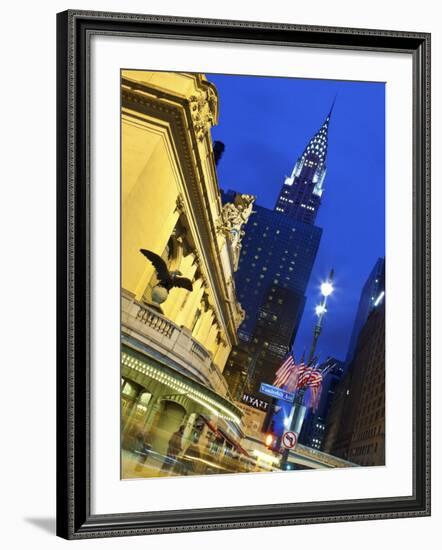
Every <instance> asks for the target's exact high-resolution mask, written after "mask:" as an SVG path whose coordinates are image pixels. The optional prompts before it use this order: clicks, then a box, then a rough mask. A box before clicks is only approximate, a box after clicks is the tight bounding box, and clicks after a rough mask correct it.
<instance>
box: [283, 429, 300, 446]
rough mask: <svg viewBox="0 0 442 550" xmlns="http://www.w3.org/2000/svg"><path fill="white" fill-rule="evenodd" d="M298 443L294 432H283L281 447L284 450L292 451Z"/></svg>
mask: <svg viewBox="0 0 442 550" xmlns="http://www.w3.org/2000/svg"><path fill="white" fill-rule="evenodd" d="M296 443H298V436H297V435H296V434H295V432H284V435H283V436H282V445H283V447H284V448H285V449H293V448H294V447H295V446H296Z"/></svg>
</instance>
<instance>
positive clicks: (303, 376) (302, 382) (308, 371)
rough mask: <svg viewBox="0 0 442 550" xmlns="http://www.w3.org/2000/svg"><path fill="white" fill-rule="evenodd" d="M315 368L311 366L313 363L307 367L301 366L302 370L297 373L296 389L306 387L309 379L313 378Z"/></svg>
mask: <svg viewBox="0 0 442 550" xmlns="http://www.w3.org/2000/svg"><path fill="white" fill-rule="evenodd" d="M315 368H316V366H314V365H313V363H309V364H308V365H306V364H303V365H302V369H300V371H299V373H298V385H297V387H298V389H300V388H305V387H306V386H308V384H309V382H310V379H311V377H312V376H313V373H314V371H315Z"/></svg>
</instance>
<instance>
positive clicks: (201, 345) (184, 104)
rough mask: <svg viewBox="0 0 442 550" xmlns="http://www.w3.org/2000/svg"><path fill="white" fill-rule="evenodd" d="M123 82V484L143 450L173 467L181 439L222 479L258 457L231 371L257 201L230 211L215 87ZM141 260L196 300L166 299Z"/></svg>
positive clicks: (135, 77) (191, 80)
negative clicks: (171, 452) (129, 459)
mask: <svg viewBox="0 0 442 550" xmlns="http://www.w3.org/2000/svg"><path fill="white" fill-rule="evenodd" d="M121 76H122V79H121V102H122V114H121V117H122V118H121V136H122V197H121V199H122V219H121V222H122V226H121V227H122V264H121V267H122V297H121V308H122V326H121V338H122V346H121V375H122V386H121V397H122V447H123V472H122V473H123V477H124V476H125V475H128V476H130V475H131V474H130V471H129V470H130V468H126V469H125V460H124V457H125V456H126V455H125V454H124V453H125V450H126V451H128V450H130V449H134V448H136V445H137V438H138V440H139V439H140V438H141V437H143V438H144V439H145V441H146V442H148V445H149V448H150V449H152V450H153V451H154V452H155V453H157V454H158V456H164V455H166V453H167V449H168V442H169V440H170V437H171V436H172V434H173V433H174V432H176V430H177V429H179V428H180V427H181V429H182V430H183V437H182V441H183V447H184V449H183V450H184V451H185V448H186V447H192V448H194V447H195V446H197V448H198V455H199V456H201V457H202V458H201V459H200V466H201V468H202V469H203V470H204V471H205V472H208V473H210V472H212V471H213V473H218V472H219V471H222V470H223V469H225V468H226V466H225V465H224V466H221V465H220V463H223V462H224V464H227V468H228V463H229V460H233V459H235V460H236V461H237V463H238V461H239V459H243V458H246V457H247V456H248V455H247V453H246V452H245V451H244V450H243V449H242V447H241V444H240V441H241V438H242V437H243V435H244V434H243V432H242V429H241V417H242V415H243V412H242V410H241V408H239V407H238V405H237V404H235V403H234V402H233V400H232V398H231V397H230V395H229V392H228V387H227V383H226V380H225V379H224V377H223V370H224V366H225V364H226V361H227V358H228V356H229V353H230V351H231V349H232V347H233V346H234V345H235V344H236V343H237V329H238V327H239V325H240V323H241V322H242V320H243V318H244V311H243V310H242V308H241V306H240V304H239V303H238V301H237V297H236V292H235V283H234V278H233V276H234V271H235V269H236V268H237V265H238V259H239V251H240V246H241V245H240V240H241V231H242V229H241V227H242V225H243V224H245V223H247V220H248V217H249V216H250V214H251V212H252V206H253V200H254V197H251V196H247V195H238V196H237V198H236V199H235V203H233V204H229V205H224V207H223V206H222V203H221V198H220V192H219V187H218V182H217V176H216V168H215V158H214V152H213V146H212V139H211V135H210V128H211V126H212V125H213V124H216V123H217V118H218V96H217V91H216V88H215V87H214V86H213V85H212V84H210V83H209V82H208V81H207V80H206V79H205V77H204V76H202V75H199V74H184V73H161V72H145V71H123V72H122V75H121ZM140 250H149V251H151V252H152V253H154V254H155V255H157V256H159V257H160V258H161V259H162V260H163V261H164V263H165V264H166V266H167V269H168V270H169V273H179V275H180V276H182V277H184V278H187V279H189V280H190V281H191V288H192V291H191V292H189V290H187V289H185V288H180V287H173V288H171V289H170V290H169V291H168V292H167V291H165V290H164V288H163V287H161V286H160V285H159V284H158V282H159V279H158V272H157V271H156V268H155V267H154V265H153V264H152V263H151V262H150V261H147V259H146V257H145V256H144V255H143V254H142V253H141V252H140ZM140 434H141V435H140ZM211 456H213V457H215V458H214V459H213V460H211V459H210V457H211ZM207 457H208V458H209V459H207ZM232 457H234V458H232ZM211 468H214V469H211ZM235 470H238V466H236V467H235Z"/></svg>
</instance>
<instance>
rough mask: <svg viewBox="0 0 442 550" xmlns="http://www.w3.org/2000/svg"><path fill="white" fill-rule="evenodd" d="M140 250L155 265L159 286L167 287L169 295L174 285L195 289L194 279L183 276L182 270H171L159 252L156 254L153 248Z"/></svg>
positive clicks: (190, 289)
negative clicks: (193, 285)
mask: <svg viewBox="0 0 442 550" xmlns="http://www.w3.org/2000/svg"><path fill="white" fill-rule="evenodd" d="M140 252H141V254H143V256H145V257H146V258H147V259H148V260H149V261H150V262H151V263H152V265H153V266H154V268H155V271H156V274H157V278H158V281H159V282H158V285H157V286H158V287H162V288H163V289H165V290H166V291H167V295H168V294H169V291H170V290H171V289H172V288H174V287H178V288H185V289H186V290H189V291H192V290H193V287H192V281H191V280H190V279H187V278H186V277H182V273H181V271H169V269H168V268H167V265H166V262H165V261H164V260H163V258H161V256H158V254H155V252H152V251H151V250H145V249H144V248H141V249H140ZM167 295H166V298H167ZM166 298H165V299H166Z"/></svg>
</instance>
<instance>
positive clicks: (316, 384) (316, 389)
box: [304, 363, 336, 411]
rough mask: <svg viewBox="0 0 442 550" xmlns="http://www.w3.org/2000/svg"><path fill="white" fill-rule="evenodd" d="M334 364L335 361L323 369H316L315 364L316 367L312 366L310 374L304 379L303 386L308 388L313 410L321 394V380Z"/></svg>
mask: <svg viewBox="0 0 442 550" xmlns="http://www.w3.org/2000/svg"><path fill="white" fill-rule="evenodd" d="M335 365H336V363H332V364H330V365H328V366H327V367H325V369H323V370H322V371H320V370H318V366H319V365H316V367H313V369H312V371H311V373H310V376H309V377H308V379H307V380H306V381H305V384H304V385H305V387H307V388H309V389H310V394H311V399H310V405H311V407H312V409H313V411H315V410H316V409H317V407H318V404H319V398H320V396H321V389H322V382H323V380H324V377H325V375H326V374H327V372H328V371H329V370H331V369H332V368H333V367H334V366H335Z"/></svg>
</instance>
